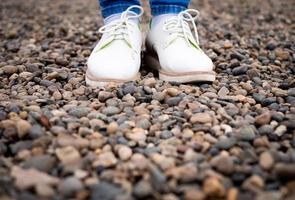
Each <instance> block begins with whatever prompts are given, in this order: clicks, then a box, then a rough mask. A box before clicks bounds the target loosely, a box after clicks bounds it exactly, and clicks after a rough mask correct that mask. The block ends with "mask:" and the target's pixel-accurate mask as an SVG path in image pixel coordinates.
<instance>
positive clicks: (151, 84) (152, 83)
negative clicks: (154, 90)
mask: <svg viewBox="0 0 295 200" xmlns="http://www.w3.org/2000/svg"><path fill="white" fill-rule="evenodd" d="M156 83H157V81H156V79H155V78H148V79H145V80H144V85H145V86H149V87H155V86H156Z"/></svg>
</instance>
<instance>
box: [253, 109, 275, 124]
mask: <svg viewBox="0 0 295 200" xmlns="http://www.w3.org/2000/svg"><path fill="white" fill-rule="evenodd" d="M270 120H271V114H270V113H269V112H266V113H263V114H261V115H259V116H257V117H256V118H255V123H256V124H258V125H260V126H262V125H265V124H269V122H270Z"/></svg>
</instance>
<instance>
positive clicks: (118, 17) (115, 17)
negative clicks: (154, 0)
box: [104, 11, 139, 24]
mask: <svg viewBox="0 0 295 200" xmlns="http://www.w3.org/2000/svg"><path fill="white" fill-rule="evenodd" d="M133 14H135V13H134V12H132V11H130V13H129V14H128V15H127V16H132V15H133ZM121 15H122V13H117V14H113V15H111V16H108V17H107V18H105V19H104V24H109V23H111V22H114V21H119V20H121ZM128 21H131V22H133V23H136V24H138V23H139V19H138V18H132V19H129V20H128Z"/></svg>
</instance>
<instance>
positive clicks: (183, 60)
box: [166, 51, 213, 72]
mask: <svg viewBox="0 0 295 200" xmlns="http://www.w3.org/2000/svg"><path fill="white" fill-rule="evenodd" d="M166 68H167V69H168V70H169V71H174V72H194V71H202V72H203V71H205V72H208V71H209V72H210V71H213V62H212V60H211V59H210V58H209V57H208V56H207V55H206V54H205V53H203V52H201V51H199V52H197V53H196V52H195V51H194V52H188V53H185V54H183V55H181V56H179V55H178V56H176V55H175V56H172V57H171V56H170V58H169V59H167V61H166Z"/></svg>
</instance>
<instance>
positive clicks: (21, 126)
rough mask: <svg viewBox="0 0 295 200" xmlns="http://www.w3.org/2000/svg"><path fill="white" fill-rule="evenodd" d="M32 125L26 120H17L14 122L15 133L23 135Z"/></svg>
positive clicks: (21, 136) (20, 136)
mask: <svg viewBox="0 0 295 200" xmlns="http://www.w3.org/2000/svg"><path fill="white" fill-rule="evenodd" d="M31 127H32V125H31V124H30V123H29V122H28V121H26V120H19V121H17V122H16V129H17V135H18V137H19V138H23V137H25V136H26V135H27V134H28V133H29V130H30V129H31Z"/></svg>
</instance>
